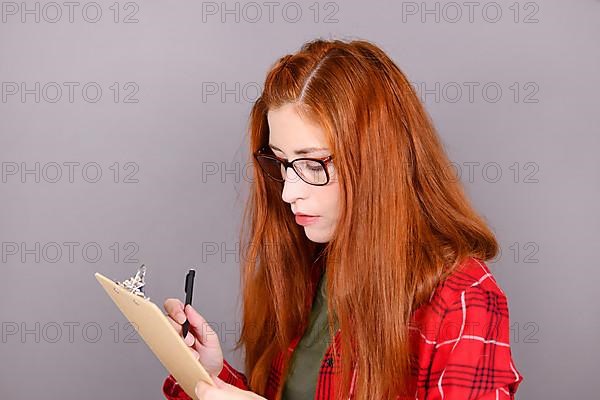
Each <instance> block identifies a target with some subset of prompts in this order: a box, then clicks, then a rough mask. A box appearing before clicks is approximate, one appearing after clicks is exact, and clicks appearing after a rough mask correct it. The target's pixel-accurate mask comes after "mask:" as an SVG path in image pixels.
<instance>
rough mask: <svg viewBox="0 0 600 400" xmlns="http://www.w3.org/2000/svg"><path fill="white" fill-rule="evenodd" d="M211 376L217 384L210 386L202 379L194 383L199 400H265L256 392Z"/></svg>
mask: <svg viewBox="0 0 600 400" xmlns="http://www.w3.org/2000/svg"><path fill="white" fill-rule="evenodd" d="M211 378H212V380H213V381H214V382H215V384H216V385H217V386H211V385H209V384H208V383H206V382H204V381H198V383H197V384H196V389H195V391H196V396H198V399H199V400H225V399H226V400H252V399H254V400H256V399H263V400H266V399H265V398H264V397H261V396H259V395H257V394H256V393H252V392H250V391H247V390H242V389H240V388H237V387H235V386H233V385H230V384H228V383H225V382H223V381H222V380H221V379H219V378H218V377H217V376H214V375H212V376H211Z"/></svg>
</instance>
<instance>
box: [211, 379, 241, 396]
mask: <svg viewBox="0 0 600 400" xmlns="http://www.w3.org/2000/svg"><path fill="white" fill-rule="evenodd" d="M210 377H211V378H212V379H213V381H214V382H215V385H216V386H217V388H219V389H221V390H224V391H226V392H229V393H237V392H239V391H241V390H242V389H240V388H238V387H236V386H233V385H230V384H229V383H227V382H225V381H224V380H222V379H221V378H219V377H218V376H216V375H213V374H211V375H210Z"/></svg>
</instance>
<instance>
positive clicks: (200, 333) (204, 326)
mask: <svg viewBox="0 0 600 400" xmlns="http://www.w3.org/2000/svg"><path fill="white" fill-rule="evenodd" d="M185 313H186V315H187V318H188V321H190V327H191V328H192V329H193V330H194V334H195V336H196V338H197V339H198V340H199V341H200V343H202V344H206V343H207V342H209V341H211V342H214V341H215V340H219V338H218V337H217V334H216V333H215V332H214V331H213V329H212V328H211V327H210V325H209V324H208V322H206V320H205V319H204V317H203V316H202V315H200V314H198V312H197V311H196V310H195V309H194V307H192V306H191V305H187V306H186V307H185Z"/></svg>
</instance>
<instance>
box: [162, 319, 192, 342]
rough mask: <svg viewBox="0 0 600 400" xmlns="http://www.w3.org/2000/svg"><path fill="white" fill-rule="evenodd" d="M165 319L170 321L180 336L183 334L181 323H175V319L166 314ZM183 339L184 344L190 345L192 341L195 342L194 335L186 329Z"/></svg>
mask: <svg viewBox="0 0 600 400" xmlns="http://www.w3.org/2000/svg"><path fill="white" fill-rule="evenodd" d="M167 319H168V320H169V322H170V323H171V325H172V326H173V328H175V330H176V331H177V333H179V335H180V336H181V335H183V327H182V326H181V324H179V323H177V321H174V320H173V318H171V317H170V316H168V315H167ZM183 341H184V342H185V344H187V345H188V346H190V347H192V346H193V345H194V343H196V338H195V337H194V335H193V334H192V332H190V331H188V333H187V336H186V337H185V338H184V339H183Z"/></svg>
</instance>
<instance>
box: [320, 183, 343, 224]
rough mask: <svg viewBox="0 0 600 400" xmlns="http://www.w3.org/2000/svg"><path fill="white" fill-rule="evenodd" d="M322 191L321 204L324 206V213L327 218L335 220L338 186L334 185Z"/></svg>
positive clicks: (337, 205)
mask: <svg viewBox="0 0 600 400" xmlns="http://www.w3.org/2000/svg"><path fill="white" fill-rule="evenodd" d="M324 189H325V190H324V191H323V198H322V203H321V204H323V205H324V211H325V212H326V213H327V217H328V218H331V219H334V220H335V219H337V216H338V214H339V203H340V202H339V196H340V190H339V185H338V184H337V183H335V184H334V185H331V186H327V187H325V188H324Z"/></svg>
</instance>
